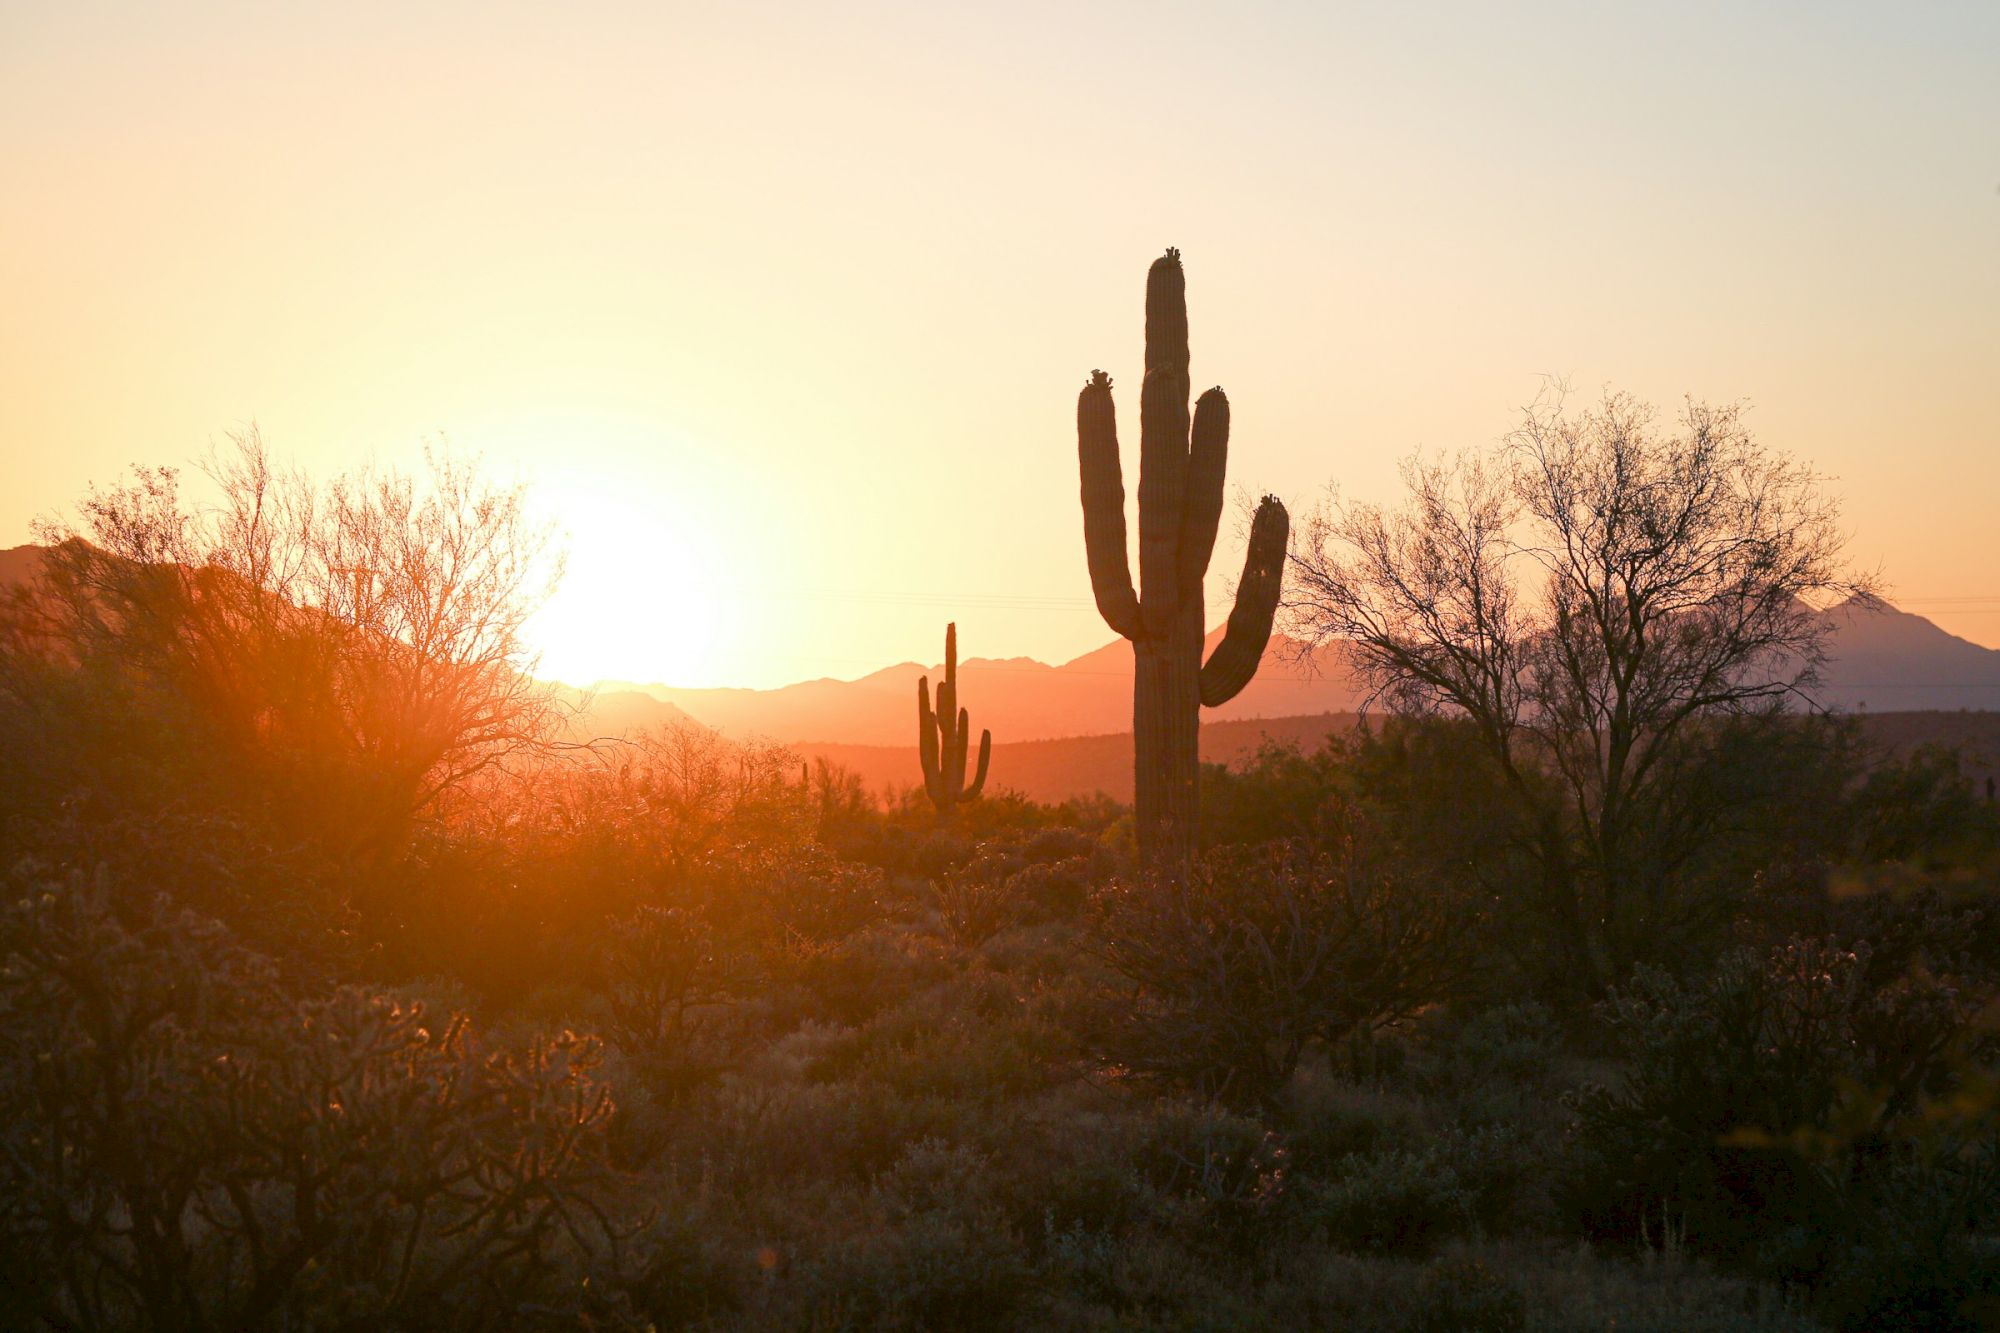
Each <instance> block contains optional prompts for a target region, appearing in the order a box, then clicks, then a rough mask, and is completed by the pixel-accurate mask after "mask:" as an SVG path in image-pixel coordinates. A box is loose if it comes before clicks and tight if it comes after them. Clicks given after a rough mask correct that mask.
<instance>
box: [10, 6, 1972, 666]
mask: <svg viewBox="0 0 2000 1333" xmlns="http://www.w3.org/2000/svg"><path fill="white" fill-rule="evenodd" d="M1167 245H1177V246H1179V247H1181V249H1182V251H1183V253H1184V255H1185V257H1186V263H1187V270H1188V287H1189V306H1190V318H1191V325H1192V330H1193V347H1194V359H1195V360H1194V374H1195V379H1196V384H1197V387H1201V386H1205V385H1207V384H1209V383H1217V382H1219V383H1221V384H1222V385H1224V386H1225V387H1226V388H1227V389H1228V390H1229V392H1230V397H1231V401H1232V405H1233V409H1234V413H1233V415H1234V434H1233V443H1232V451H1231V460H1230V482H1231V484H1232V487H1233V488H1236V489H1238V490H1240V491H1243V492H1247V493H1257V492H1262V491H1265V490H1270V491H1276V492H1278V493H1279V494H1281V495H1283V496H1284V497H1286V498H1287V499H1288V500H1290V501H1292V502H1293V505H1294V508H1295V509H1297V508H1300V507H1303V506H1305V505H1307V504H1310V503H1311V502H1312V500H1313V498H1314V496H1315V494H1316V493H1317V492H1318V491H1319V490H1320V488H1321V487H1323V486H1324V485H1325V484H1326V483H1327V482H1329V481H1336V480H1337V481H1338V482H1339V483H1340V485H1341V487H1342V489H1343V491H1345V492H1346V493H1348V494H1351V495H1355V496H1359V497H1364V498H1380V499H1389V498H1391V497H1392V496H1393V495H1394V487H1395V463H1396V460H1397V459H1398V458H1399V457H1400V456H1402V455H1404V454H1406V453H1407V452H1408V451H1409V450H1411V449H1412V448H1415V447H1418V446H1424V447H1429V448H1449V447H1453V446H1458V445H1464V444H1478V443H1483V442H1487V441H1490V440H1492V439H1494V438H1496V437H1498V436H1499V435H1501V434H1503V433H1504V432H1506V431H1507V430H1508V428H1509V427H1510V426H1511V425H1512V424H1513V421H1514V419H1515V416H1516V414H1517V411H1518V409H1519V407H1520V405H1521V404H1523V403H1525V402H1527V401H1528V400H1529V399H1531V398H1532V397H1533V396H1534V395H1535V394H1536V392H1537V390H1538V388H1539V387H1540V385H1541V383H1542V377H1543V376H1544V375H1549V374H1554V375H1560V376H1564V377H1567V378H1568V379H1569V380H1570V381H1571V383H1572V384H1574V385H1576V386H1579V387H1580V388H1581V389H1583V390H1585V391H1587V392H1595V390H1596V389H1597V388H1598V387H1599V386H1602V385H1606V384H1609V385H1613V386H1616V387H1619V388H1623V389H1628V390H1631V391H1633V392H1634V393H1637V394H1639V395H1640V396H1642V397H1646V398H1650V399H1652V400H1653V401H1655V402H1656V403H1658V404H1659V405H1660V406H1661V407H1662V409H1663V411H1666V412H1671V410H1672V409H1673V408H1674V407H1675V406H1676V405H1677V404H1678V403H1679V401H1680V399H1681V397H1682V395H1684V394H1690V393H1691V394H1694V395H1696V396H1698V397H1704V398H1710V399H1715V400H1734V399H1743V400H1747V401H1748V402H1749V403H1750V404H1752V411H1751V414H1750V417H1749V421H1750V424H1751V426H1752V428H1753V429H1754V430H1755V431H1756V432H1757V434H1758V435H1759V436H1760V437H1762V438H1763V439H1764V440H1765V441H1767V442H1768V443H1771V444H1774V445H1776V446H1779V447H1781V448H1783V449H1785V450H1787V451H1789V452H1792V453H1795V454H1798V455H1801V456H1803V457H1806V458H1808V459H1810V460H1811V461H1812V462H1814V463H1815V464H1816V465H1818V466H1819V467H1821V468H1822V469H1824V470H1825V471H1827V472H1829V473H1831V474H1833V475H1834V476H1835V477H1836V478H1837V479H1838V480H1837V486H1838V489H1839V490H1840V492H1841V493H1842V494H1843V495H1844V496H1845V499H1846V507H1847V509H1846V512H1847V525H1848V527H1849V528H1850V530H1851V531H1852V532H1853V534H1854V545H1853V552H1854V555H1855V557H1856V559H1857V561H1858V562H1859V563H1862V564H1864V565H1868V566H1877V565H1879V566H1880V567H1881V569H1882V570H1883V572H1884V573H1885V575H1886V577H1887V580H1888V582H1889V585H1890V595H1891V599H1892V600H1895V601H1897V602H1899V603H1900V604H1902V605H1904V606H1907V607H1908V608H1910V609H1912V610H1915V611H1918V612H1920V613H1922V614H1925V615H1928V616H1930V617H1931V618H1932V619H1934V620H1936V621H1938V622H1939V623H1940V624H1942V625H1944V626H1945V627H1946V628H1948V629H1950V630H1952V631H1953V632H1955V633H1958V634H1962V635H1964V636H1966V637H1968V638H1971V639H1974V640H1976V641H1978V642H1981V643H1985V644H1988V645H1995V646H2000V558H1996V553H1997V552H2000V523H1996V519H1995V508H1996V503H2000V4H1994V3H1992V2H1991V0H1984V2H1983V3H1976V4H1971V3H1969V4H1962V5H1944V4H1937V5H1926V4H1899V5H1875V6H1863V5H1853V4H1834V3H1812V4H1796V5H1771V4H1759V5H1666V4H1661V5H1655V6H1647V7H1643V8H1642V7H1639V6H1632V5H1601V4H1590V5H1585V4H1575V5H1562V4H1542V5H1534V6H1528V5H1506V6H1502V5H1489V4H1465V5H1445V4H1438V5H1422V6H1418V5H1380V6H1339V5H1304V4H1300V5H1281V4H1235V5H1230V6H1226V7H1225V6H1211V7H1195V6H1180V5H1174V4H1168V3H1159V2H1157V0H1156V2H1155V3H1148V4H1143V5H1140V4H1131V5H1093V6H1089V7H1087V8H1083V7H1078V6H1073V5H1055V4H1051V5H1040V4H1022V3H1012V4H1005V5H988V6H980V7H978V8H976V9H975V8H973V7H969V6H968V7H957V6H946V5H943V4H937V3H931V4H911V5H885V4H873V3H858V4H845V5H839V6H834V5H811V6H808V5H797V6H775V5H755V4H736V5H728V6H723V5H713V6H708V5H702V6H695V5H676V4H657V3H651V4H637V3H635V4H624V5H621V4H592V5H583V4H566V5H554V4H549V5H540V4H521V3H506V2H504V0H500V2H493V0H489V2H487V3H481V4H477V5H475V4H462V5H458V4H414V3H399V4H382V5H375V4H366V3H350V4H342V5H338V6H335V5H325V6H306V5H294V4H283V5H273V4H269V3H257V4H232V5H223V4H161V3H146V4H129V5H126V4H98V3H90V2H88V0H76V2H73V3H63V4H52V3H43V4H21V3H15V2H14V0H0V450H4V459H0V545H8V546H11V545H15V544H18V543H20V542H24V541H27V540H29V539H30V535H31V533H30V525H31V520H32V519H33V518H34V517H35V516H37V515H38V514H48V513H51V512H54V511H58V510H60V509H61V508H63V507H64V506H67V505H69V504H70V503H72V502H73V501H74V500H75V499H76V498H77V497H78V496H79V495H81V494H82V492H83V491H84V489H85V487H86V485H87V484H89V483H91V482H93V481H95V482H99V483H104V482H109V481H113V480H115V479H116V478H117V476H118V474H119V473H120V471H121V470H122V469H123V468H124V467H125V466H126V465H127V464H129V463H132V462H139V461H145V462H182V461H185V460H188V459H190V458H192V457H194V456H196V455H198V454H200V453H201V452H202V451H203V450H204V449H205V448H206V447H207V446H208V445H209V444H211V443H212V442H215V441H217V440H219V439H221V438H222V437H223V436H224V435H225V434H226V433H227V432H229V431H231V430H234V429H238V428H240V427H242V426H244V425H246V424H248V423H251V422H255V423H257V425H258V426H259V427H260V428H261V430H262V432H263V436H264V438H265V440H266V441H267V442H268V443H269V444H270V445H271V446H272V448H273V449H274V451H276V452H277V453H279V454H280V455H282V456H284V457H287V458H289V459H293V460H296V461H298V462H301V463H303V464H305V465H306V466H307V467H309V468H310V469H312V470H315V471H319V472H332V471H335V470H338V469H341V468H343V467H347V466H350V465H353V464H357V463H360V462H364V461H367V460H370V459H373V460H376V461H378V462H383V463H394V464H399V465H407V464H411V463H414V462H416V461H418V460H419V459H420V451H421V449H422V448H423V446H424V445H425V443H426V442H427V441H434V440H437V439H439V438H444V439H447V440H449V441H450V442H451V443H452V445H453V446H454V447H457V448H460V449H463V450H465V451H467V452H477V453H479V454H481V455H483V457H484V458H485V460H486V462H487V464H488V465H489V466H490V468H491V469H492V470H493V471H494V472H495V473H497V474H498V475H500V476H502V477H519V478H521V479H523V480H525V481H526V482H528V483H529V485H530V487H531V491H532V494H533V495H534V496H535V497H536V502H537V504H538V506H539V507H540V509H541V511H542V512H543V513H545V514H546V515H548V516H549V517H550V518H552V519H554V520H555V521H556V522H558V523H559V524H560V525H562V527H563V528H565V529H566V530H567V533H568V542H569V547H570V552H571V555H570V573H569V579H568V582H567V584H566V585H565V587H564V589H563V591H562V592H561V593H560V594H559V595H558V598H557V600H556V601H555V602H554V603H553V604H552V605H551V606H550V607H549V608H548V609H547V611H546V612H545V613H544V615H543V616H542V617H541V618H540V619H539V620H538V622H537V624H536V626H535V634H536V638H537V641H538V643H539V644H540V646H541V648H542V651H543V667H544V671H545V672H546V673H547V674H552V675H555V676H559V677H562V678H565V679H570V680H575V681H588V680H591V679H595V678H597V677H603V676H611V677H623V678H633V679H641V680H661V681H665V682H668V683H673V684H681V685H704V684H744V685H772V684H778V683H782V682H785V681H790V680H797V679H801V678H806V677H811V676H818V675H834V676H854V675H859V674H862V673H864V672H866V671H868V670H871V669H873V668H874V667H877V666H881V665H885V664H888V663H890V662H894V661H898V660H901V659H907V658H917V659H920V660H924V661H931V660H935V659H936V657H937V656H938V655H939V652H940V650H941V643H942V635H943V628H944V623H945V621H947V620H949V619H956V620H957V621H958V624H959V632H960V644H961V650H962V652H964V653H965V654H967V655H972V656H1011V655H1027V656H1034V657H1039V658H1042V659H1044V660H1051V661H1060V660H1063V659H1066V658H1068V657H1072V656H1075V655H1077V654H1079V653H1081V652H1084V651H1086V650H1088V649H1090V648H1093V647H1096V646H1098V645H1100V644H1102V643H1104V642H1106V641H1107V640H1108V639H1110V638H1111V637H1112V636H1111V633H1110V631H1109V630H1107V629H1106V628H1105V627H1104V626H1103V624H1102V623H1101V622H1100V621H1099V620H1098V618H1097V615H1096V612H1095V611H1094V609H1093V608H1092V606H1091V602H1090V589H1089V583H1088V579H1087V577H1086V574H1085V571H1084V557H1083V542H1082V525H1081V519H1080V516H1079V512H1078V501H1077V475H1076V454H1075V436H1074V410H1075V397H1076V391H1077V389H1078V387H1079V386H1080V385H1081V384H1082V382H1083V380H1084V378H1085V376H1086V375H1087V374H1088V372H1089V371H1090V370H1091V369H1092V368H1093V367H1099V366H1101V367H1103V368H1104V369H1106V370H1108V371H1110V372H1111V373H1112V374H1113V376H1114V377H1115V378H1116V379H1117V381H1118V384H1119V386H1120V395H1119V401H1120V409H1121V420H1122V421H1123V422H1124V424H1125V426H1126V429H1125V432H1124V435H1125V439H1126V442H1127V483H1128V488H1129V487H1131V486H1132V485H1134V484H1135V483H1136V477H1137V458H1136V449H1135V446H1136V440H1137V429H1136V423H1137V393H1136V390H1137V385H1138V379H1139V375H1138V369H1139V357H1140V327H1141V321H1140V314H1141V309H1140V298H1141V293H1142V289H1143V281H1144V275H1145V270H1146V266H1147V264H1148V263H1149V262H1150V261H1151V260H1152V259H1153V257H1154V256H1155V255H1157V254H1158V253H1159V252H1160V250H1161V249H1162V248H1163V247H1164V246H1167ZM1240 562H1241V541H1240V537H1232V536H1231V535H1230V534H1229V533H1228V532H1227V530H1225V535H1224V540H1223V543H1222V547H1221V549H1219V551H1218V554H1217V557H1216V563H1215V570H1216V571H1217V574H1218V575H1219V576H1212V577H1211V579H1210V599H1211V619H1212V620H1219V619H1220V618H1221V617H1222V616H1223V615H1224V614H1225V613H1226V608H1227V602H1226V600H1225V598H1226V595H1227V589H1228V583H1229V579H1230V578H1231V577H1232V576H1233V574H1234V572H1235V570H1236V568H1238V567H1239V566H1240Z"/></svg>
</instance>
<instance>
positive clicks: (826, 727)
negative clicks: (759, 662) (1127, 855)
mask: <svg viewBox="0 0 2000 1333" xmlns="http://www.w3.org/2000/svg"><path fill="white" fill-rule="evenodd" d="M1221 637H1222V631H1221V630H1220V629H1218V630H1216V631H1215V632H1214V633H1212V634H1210V635H1209V636H1208V644H1209V647H1210V648H1213V647H1214V645H1215V644H1216V643H1217V642H1218V641H1219V640H1220V639H1221ZM1286 646H1287V645H1286V644H1285V642H1284V641H1283V640H1282V638H1281V637H1276V636H1274V637H1273V639H1272V642H1271V646H1270V647H1269V648H1268V649H1267V650H1266V651H1265V654H1264V664H1263V665H1262V666H1261V667H1260V668H1258V672H1257V675H1256V677H1255V678H1254V679H1253V680H1252V681H1251V682H1250V684H1249V685H1248V686H1247V687H1245V689H1244V691H1243V693H1241V694H1239V695H1237V696H1236V697H1235V698H1234V699H1232V700H1230V701H1229V702H1228V703H1227V704H1225V705H1223V706H1222V707H1221V708H1219V709H1204V710H1203V712H1202V719H1203V721H1204V722H1228V721H1238V720H1243V719H1249V718H1264V717H1299V716H1302V715H1312V714H1322V713H1351V712H1354V711H1355V710H1356V708H1357V707H1359V705H1360V702H1361V697H1362V696H1361V691H1360V690H1359V689H1357V688H1356V687H1355V686H1354V684H1353V683H1352V682H1351V681H1350V680H1349V679H1348V678H1347V675H1346V673H1345V672H1344V671H1340V670H1338V669H1329V668H1331V667H1333V665H1334V659H1332V658H1331V657H1328V659H1327V662H1326V663H1323V664H1322V670H1320V671H1318V672H1314V673H1307V672H1305V671H1302V670H1301V669H1300V668H1299V667H1298V665H1296V664H1295V663H1294V662H1291V661H1289V660H1287V659H1286V657H1285V655H1284V649H1285V647H1286ZM941 670H942V668H941V667H937V666H928V667H927V666H922V665H920V664H918V663H916V662H901V663H898V664H897V665H895V666H892V667H884V668H883V669H882V670H880V671H876V672H874V673H872V674H870V675H866V676H863V677H861V678H860V679H859V680H850V681H840V680H812V681H806V682H803V683H802V684H798V685H786V686H783V687H781V688H779V689H772V690H744V689H706V690H688V689H676V688H673V687H670V686H665V685H634V684H631V683H629V682H626V681H603V682H600V683H599V685H598V688H599V689H600V690H606V691H620V692H623V691H640V692H643V693H645V694H648V695H650V696H652V697H653V698H655V699H658V700H660V701H662V702H665V703H672V704H674V705H676V706H678V707H680V708H682V709H684V710H686V711H687V712H688V713H689V714H691V715H692V716H694V717H696V718H698V719H700V720H701V721H702V722H705V723H707V724H708V725H709V726H712V727H715V728H716V729H717V730H719V731H722V732H724V733H726V734H728V735H732V736H739V737H741V736H750V735H759V736H765V737H768V738H770V739H772V740H776V741H782V742H784V743H786V744H793V743H798V742H813V743H816V744H827V745H902V744H905V743H908V742H909V739H910V737H911V736H912V735H913V734H914V728H915V726H916V704H917V680H918V678H919V677H922V676H926V675H928V676H929V677H930V678H931V679H932V680H933V681H935V680H936V679H937V677H938V675H939V673H940V672H941ZM958 692H959V698H960V700H961V701H962V702H963V703H964V704H965V706H966V707H967V708H969V709H971V711H972V725H973V726H974V727H975V728H989V729H991V731H992V732H993V739H994V742H995V743H996V744H1000V743H1011V742H1015V741H1030V740H1049V739H1054V738H1057V737H1064V736H1093V735H1104V734H1107V733H1115V732H1122V731H1129V730H1130V729H1131V726H1132V648H1131V645H1129V644H1127V643H1126V642H1125V641H1124V640H1122V639H1120V640H1114V641H1113V642H1111V643H1109V644H1106V645H1105V646H1104V647H1102V648H1099V649H1096V650H1094V651H1092V652H1089V653H1085V654H1084V655H1083V656H1082V657H1079V658H1077V659H1075V660H1074V661H1070V662H1065V663H1063V664H1062V665H1060V666H1050V665H1048V664H1047V663H1044V662H1037V661H1035V660H1034V659H1033V658H1027V657H1010V658H999V659H995V658H982V657H974V658H966V659H961V660H960V662H959V664H958Z"/></svg>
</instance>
